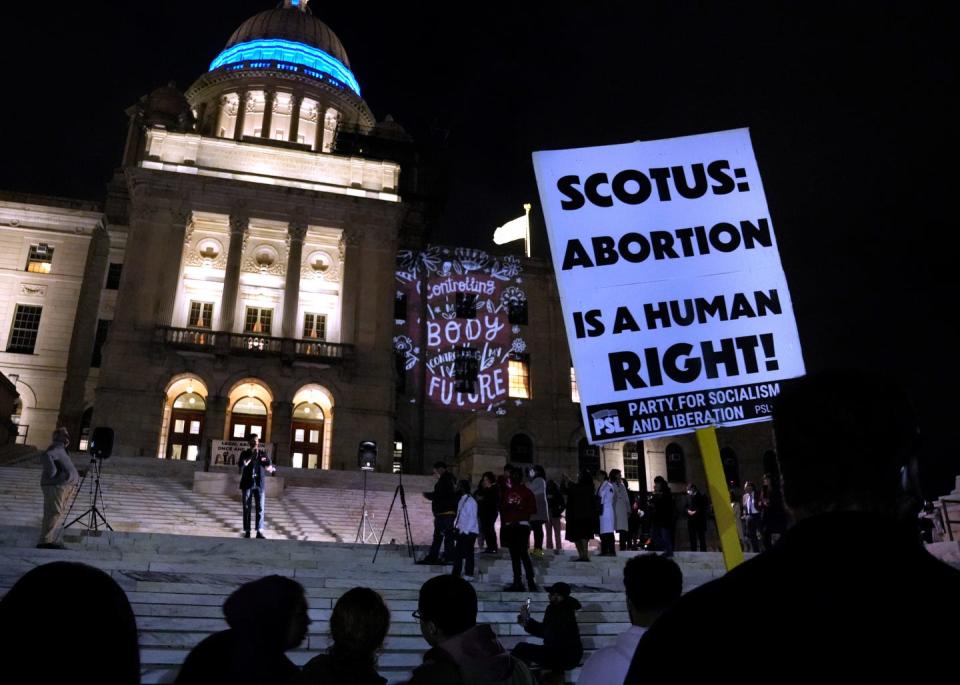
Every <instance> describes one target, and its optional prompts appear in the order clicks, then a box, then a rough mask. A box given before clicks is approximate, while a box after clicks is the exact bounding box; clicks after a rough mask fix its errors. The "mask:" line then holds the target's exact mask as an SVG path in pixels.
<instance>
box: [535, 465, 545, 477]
mask: <svg viewBox="0 0 960 685" xmlns="http://www.w3.org/2000/svg"><path fill="white" fill-rule="evenodd" d="M533 475H534V477H535V478H543V479H544V480H546V478H547V472H546V471H545V470H544V468H543V467H542V466H541V465H540V464H536V465H534V467H533Z"/></svg>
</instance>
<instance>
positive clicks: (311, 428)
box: [290, 383, 333, 469]
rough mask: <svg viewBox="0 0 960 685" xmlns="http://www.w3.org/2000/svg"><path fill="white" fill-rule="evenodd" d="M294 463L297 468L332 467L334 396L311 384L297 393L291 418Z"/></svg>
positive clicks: (291, 461) (291, 443) (323, 388)
mask: <svg viewBox="0 0 960 685" xmlns="http://www.w3.org/2000/svg"><path fill="white" fill-rule="evenodd" d="M290 418H291V421H290V463H291V465H292V466H294V467H296V468H309V469H328V468H330V449H331V440H332V435H333V395H331V394H330V391H329V390H327V389H326V388H325V387H323V386H322V385H319V384H317V383H310V384H308V385H304V386H302V387H301V388H300V389H299V390H297V392H296V393H294V395H293V414H292V416H291V417H290Z"/></svg>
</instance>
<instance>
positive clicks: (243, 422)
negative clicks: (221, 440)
mask: <svg viewBox="0 0 960 685" xmlns="http://www.w3.org/2000/svg"><path fill="white" fill-rule="evenodd" d="M266 434H267V405H266V404H264V402H263V400H261V399H260V398H259V397H241V398H240V399H239V400H237V401H236V402H234V403H233V406H232V407H231V408H230V439H231V440H246V439H247V438H249V437H250V436H251V435H256V436H257V437H258V438H260V439H261V440H265V439H266V438H265V436H266Z"/></svg>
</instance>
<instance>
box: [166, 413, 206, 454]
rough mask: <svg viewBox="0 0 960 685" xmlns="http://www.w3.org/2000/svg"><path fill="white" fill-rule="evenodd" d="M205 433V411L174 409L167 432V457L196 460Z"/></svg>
mask: <svg viewBox="0 0 960 685" xmlns="http://www.w3.org/2000/svg"><path fill="white" fill-rule="evenodd" d="M202 435H203V412H197V411H185V410H183V409H174V410H173V412H172V414H171V415H170V432H169V433H168V434H167V459H186V460H187V461H196V460H197V454H199V453H200V440H201V436H202Z"/></svg>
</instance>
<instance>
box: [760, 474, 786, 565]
mask: <svg viewBox="0 0 960 685" xmlns="http://www.w3.org/2000/svg"><path fill="white" fill-rule="evenodd" d="M786 530H787V510H786V508H785V507H784V505H783V495H782V494H781V492H780V479H779V478H777V477H776V476H774V475H772V474H769V473H766V474H764V476H763V486H762V487H761V488H760V536H761V539H762V541H763V549H764V550H768V549H770V548H771V547H773V536H774V535H776V536H778V537H779V536H781V535H783V533H784V532H786Z"/></svg>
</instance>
